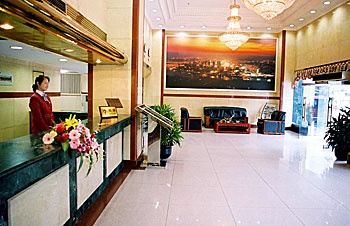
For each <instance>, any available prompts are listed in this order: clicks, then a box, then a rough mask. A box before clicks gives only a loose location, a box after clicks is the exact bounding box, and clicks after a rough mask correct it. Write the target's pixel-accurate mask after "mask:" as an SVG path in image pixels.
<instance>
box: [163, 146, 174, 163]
mask: <svg viewBox="0 0 350 226" xmlns="http://www.w3.org/2000/svg"><path fill="white" fill-rule="evenodd" d="M172 148H173V146H163V145H162V146H161V147H160V159H161V160H167V159H168V158H169V157H170V155H171V152H172Z"/></svg>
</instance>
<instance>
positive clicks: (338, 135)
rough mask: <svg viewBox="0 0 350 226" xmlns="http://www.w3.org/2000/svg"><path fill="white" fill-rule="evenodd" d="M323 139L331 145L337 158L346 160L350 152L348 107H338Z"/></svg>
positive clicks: (349, 113) (349, 115)
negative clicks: (337, 113)
mask: <svg viewBox="0 0 350 226" xmlns="http://www.w3.org/2000/svg"><path fill="white" fill-rule="evenodd" d="M324 139H325V140H326V142H327V144H328V145H330V146H331V147H332V150H333V151H334V154H335V156H336V157H337V160H341V161H343V160H346V159H347V154H348V152H350V107H345V108H341V109H340V113H339V115H338V117H333V119H332V122H331V123H330V125H329V128H328V130H327V131H326V134H325V137H324Z"/></svg>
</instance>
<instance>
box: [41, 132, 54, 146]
mask: <svg viewBox="0 0 350 226" xmlns="http://www.w3.org/2000/svg"><path fill="white" fill-rule="evenodd" d="M53 141H54V138H53V137H52V135H51V134H50V133H47V134H45V135H44V136H43V143H44V144H52V142H53Z"/></svg>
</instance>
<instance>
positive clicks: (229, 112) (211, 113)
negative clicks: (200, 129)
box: [203, 106, 248, 127]
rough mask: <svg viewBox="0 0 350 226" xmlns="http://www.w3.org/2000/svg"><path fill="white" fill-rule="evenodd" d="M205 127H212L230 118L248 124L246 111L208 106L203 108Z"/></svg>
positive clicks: (237, 108) (238, 108)
mask: <svg viewBox="0 0 350 226" xmlns="http://www.w3.org/2000/svg"><path fill="white" fill-rule="evenodd" d="M203 110H204V119H205V127H213V126H214V125H215V123H216V122H218V121H220V120H221V119H224V118H231V117H232V116H233V121H235V122H242V123H248V117H247V110H246V109H245V108H240V107H227V106H208V107H204V108H203Z"/></svg>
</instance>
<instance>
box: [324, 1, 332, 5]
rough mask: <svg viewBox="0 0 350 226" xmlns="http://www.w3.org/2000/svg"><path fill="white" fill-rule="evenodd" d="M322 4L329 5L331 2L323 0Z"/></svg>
mask: <svg viewBox="0 0 350 226" xmlns="http://www.w3.org/2000/svg"><path fill="white" fill-rule="evenodd" d="M323 4H324V5H329V4H331V2H330V1H325V2H323Z"/></svg>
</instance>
